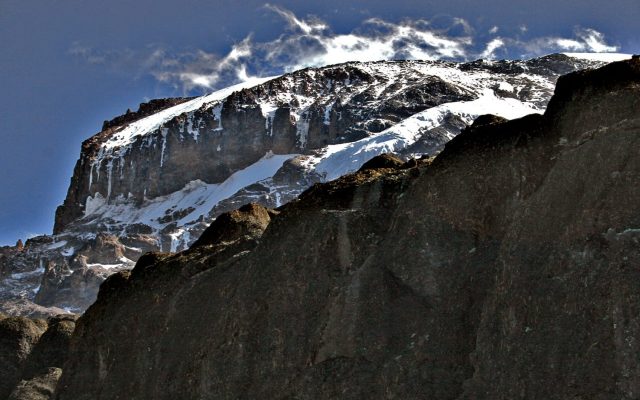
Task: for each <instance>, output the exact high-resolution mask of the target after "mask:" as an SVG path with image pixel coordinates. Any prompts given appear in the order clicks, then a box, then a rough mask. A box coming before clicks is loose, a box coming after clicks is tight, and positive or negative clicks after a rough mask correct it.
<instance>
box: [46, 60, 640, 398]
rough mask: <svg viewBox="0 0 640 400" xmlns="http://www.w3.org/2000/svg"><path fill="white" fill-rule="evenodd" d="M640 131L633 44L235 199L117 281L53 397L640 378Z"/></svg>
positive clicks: (104, 289)
mask: <svg viewBox="0 0 640 400" xmlns="http://www.w3.org/2000/svg"><path fill="white" fill-rule="evenodd" d="M639 145H640V60H638V59H634V60H630V61H627V62H621V63H616V64H611V65H609V66H606V67H603V68H601V69H599V70H596V71H588V72H581V73H576V74H570V75H568V76H566V77H562V78H560V80H559V81H558V85H557V88H556V91H555V95H554V98H553V99H552V100H551V102H550V104H549V108H548V109H547V111H546V112H545V114H544V115H531V116H527V117H524V118H521V119H517V120H513V121H509V122H504V121H502V120H500V119H499V118H483V119H482V120H479V121H478V123H477V124H475V125H474V126H471V127H470V128H467V129H466V130H464V131H463V132H462V133H461V134H460V135H459V136H457V137H456V138H454V139H453V140H452V141H451V142H449V143H448V144H447V145H446V147H445V149H444V151H443V152H442V153H441V154H439V155H438V156H437V157H436V158H435V159H423V160H420V161H413V162H409V163H406V164H403V165H401V166H398V165H397V164H398V163H397V162H394V161H392V160H391V161H390V160H381V161H379V162H372V163H370V164H368V165H367V166H365V168H364V169H363V170H362V171H361V172H358V173H356V174H353V175H348V176H346V177H343V178H340V179H339V180H337V181H333V182H329V183H325V184H318V185H315V186H313V187H312V188H311V189H309V190H308V191H306V192H305V193H303V195H302V196H301V197H300V199H299V200H297V201H294V202H292V203H289V204H287V205H285V206H283V207H281V208H280V209H279V210H278V211H273V212H268V211H267V210H265V209H261V208H260V207H258V206H252V207H246V208H244V209H242V210H239V211H237V212H236V213H235V214H229V215H228V216H227V217H225V218H221V219H220V222H218V224H217V225H214V226H212V227H211V228H210V230H208V231H206V232H205V233H204V236H203V238H202V239H201V240H200V241H199V243H197V245H195V246H194V247H192V248H191V249H190V250H187V251H185V252H182V253H178V254H175V255H167V254H155V255H153V254H151V255H147V256H145V257H143V258H142V259H140V261H139V262H138V264H137V266H136V267H135V268H134V269H133V271H131V272H129V271H124V272H120V273H117V274H115V275H112V276H111V277H109V278H108V279H107V281H106V282H105V283H104V284H103V285H102V286H101V289H100V293H99V295H98V300H97V301H96V303H95V304H93V305H92V306H91V307H90V308H89V309H88V310H87V312H86V313H85V314H84V315H83V316H82V317H81V318H80V320H79V321H78V323H77V329H76V331H75V333H74V337H73V340H72V344H71V353H70V355H69V361H68V362H67V364H66V365H65V367H64V372H63V374H62V377H61V379H60V381H59V384H58V386H57V389H56V390H57V391H56V395H55V398H57V399H60V400H63V399H74V400H77V399H118V398H121V399H124V398H127V399H174V398H205V399H214V398H216V399H217V398H229V399H231V398H233V399H236V398H279V399H330V398H345V399H361V398H433V399H495V398H527V399H541V398H544V399H568V398H589V399H611V398H616V399H633V398H637V397H638V396H639V395H640V379H639V378H638V377H639V376H640V375H639V374H638V372H639V369H640V363H639V362H638V359H637V354H638V351H640V348H639V347H638V346H639V343H640V341H639V340H640V319H639V317H638V315H640V313H639V311H640V310H639V309H640V284H639V283H640V273H639V271H638V268H637V266H638V265H640V250H639V249H640V247H638V243H639V241H640V229H639V227H640V204H639V203H638V199H639V198H640V186H638V185H637V182H639V181H640V157H638V156H639V155H640V154H639V151H638V149H640V146H639ZM387 167H388V168H387ZM267 223H268V225H267ZM265 225H266V229H265V228H264V226H265ZM263 229H264V233H262V230H263ZM221 232H227V233H226V234H221ZM141 310H144V312H143V313H141Z"/></svg>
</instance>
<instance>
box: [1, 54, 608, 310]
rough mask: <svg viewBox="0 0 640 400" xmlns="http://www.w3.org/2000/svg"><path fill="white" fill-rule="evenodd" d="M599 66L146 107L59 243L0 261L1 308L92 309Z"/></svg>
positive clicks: (377, 72)
mask: <svg viewBox="0 0 640 400" xmlns="http://www.w3.org/2000/svg"><path fill="white" fill-rule="evenodd" d="M601 64H602V63H598V62H593V61H588V60H581V59H578V58H575V57H568V56H566V55H559V54H556V55H550V56H546V57H541V58H538V59H532V60H526V61H476V62H471V63H451V62H440V61H394V62H375V63H358V62H354V63H347V64H341V65H334V66H328V67H323V68H317V69H316V68H314V69H305V70H301V71H297V72H294V73H291V74H287V75H284V76H281V77H277V78H273V79H270V78H267V79H263V80H260V81H255V82H252V83H247V84H243V85H239V86H235V87H231V88H226V89H223V90H221V91H218V92H214V93H212V94H209V95H206V96H202V97H197V98H191V99H164V100H155V101H151V102H149V103H145V104H141V106H140V109H139V110H138V111H135V112H127V113H126V114H124V115H122V116H119V117H116V118H114V119H113V120H111V121H106V122H105V123H104V124H103V131H101V132H99V133H97V134H96V135H94V136H93V137H91V138H89V139H88V140H86V141H85V142H84V143H83V144H82V151H81V154H80V158H79V160H78V162H77V164H76V166H75V169H74V174H73V177H72V179H71V185H70V186H69V191H68V195H67V198H66V199H65V201H64V204H63V205H62V206H60V208H59V209H58V212H57V214H56V224H55V235H52V236H42V237H37V238H33V239H31V240H29V241H28V242H27V243H26V244H25V246H24V248H20V249H18V248H12V249H7V250H6V251H3V253H2V254H0V310H4V311H5V312H8V313H10V314H21V315H27V314H30V315H47V314H53V315H55V314H56V313H59V312H60V308H62V309H65V310H67V311H72V312H82V311H84V310H85V309H86V307H88V306H89V305H90V304H91V303H92V302H93V301H94V300H95V296H96V294H97V290H98V285H99V284H100V283H101V282H102V281H103V280H104V279H105V277H106V276H108V275H110V274H112V273H114V272H117V271H119V270H123V269H130V268H132V267H133V265H134V264H135V261H136V260H138V258H139V257H140V256H141V255H142V254H144V253H145V252H147V251H166V252H176V251H180V250H184V249H186V248H188V247H189V246H190V245H191V244H192V243H193V242H194V241H195V240H196V239H197V238H198V237H199V236H200V235H201V234H202V232H203V231H204V230H205V228H206V227H207V226H208V225H209V224H210V223H211V222H212V221H213V220H214V219H215V218H216V217H217V216H218V215H220V214H222V213H224V212H227V211H230V210H234V209H236V208H238V207H240V206H241V205H243V204H246V203H249V202H255V203H259V204H262V205H264V206H267V207H271V208H275V207H279V206H281V205H283V204H285V203H286V202H288V201H290V200H293V199H295V198H296V197H297V196H298V195H299V194H300V193H302V192H303V191H304V190H305V189H307V188H308V187H310V186H311V185H312V184H313V183H315V182H323V181H329V180H332V179H335V178H337V177H339V176H342V175H344V174H346V173H350V172H354V171H355V170H357V169H358V168H359V167H360V166H362V165H363V164H364V163H365V162H367V161H368V160H369V159H371V158H372V157H374V156H376V155H378V154H381V153H394V154H396V155H398V156H399V157H401V158H402V159H403V160H407V159H409V158H411V157H415V158H419V157H422V156H429V155H430V156H432V155H434V154H437V153H438V152H439V151H440V150H441V149H442V148H443V146H444V144H445V143H446V142H448V141H449V140H450V139H451V138H453V137H454V136H456V135H457V134H458V133H459V132H460V130H461V129H463V128H465V127H466V126H467V125H468V124H470V123H471V122H472V121H473V120H474V119H475V118H476V117H477V116H479V115H481V114H485V113H493V114H497V115H500V116H502V117H505V118H509V119H513V118H518V117H521V116H523V115H527V114H530V113H541V112H543V110H544V108H545V107H546V104H547V101H548V99H549V98H550V96H551V93H552V92H553V87H554V83H555V80H556V79H557V77H558V76H559V75H560V74H562V73H566V72H568V71H573V70H576V69H580V68H586V67H593V66H597V65H601ZM43 307H44V308H43ZM52 307H58V308H57V309H54V308H52Z"/></svg>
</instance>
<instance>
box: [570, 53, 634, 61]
mask: <svg viewBox="0 0 640 400" xmlns="http://www.w3.org/2000/svg"><path fill="white" fill-rule="evenodd" d="M562 54H564V55H565V56H569V57H572V58H579V59H582V60H589V61H602V62H608V63H610V62H614V61H622V60H628V59H630V58H631V57H632V55H631V54H624V53H562Z"/></svg>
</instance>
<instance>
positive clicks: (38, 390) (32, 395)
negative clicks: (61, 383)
mask: <svg viewBox="0 0 640 400" xmlns="http://www.w3.org/2000/svg"><path fill="white" fill-rule="evenodd" d="M75 319H76V318H75V317H74V316H71V315H59V316H57V317H54V318H50V319H49V321H48V322H47V321H45V320H42V319H33V320H32V319H29V318H25V317H9V318H0V365H2V368H1V369H0V398H3V399H6V398H8V399H14V400H18V399H21V400H35V399H50V398H51V395H52V394H53V391H54V389H55V387H56V383H57V381H58V379H59V378H60V375H61V373H62V370H61V367H62V366H63V365H64V362H65V361H66V359H67V356H68V354H69V343H70V340H71V334H72V333H73V330H74V329H75Z"/></svg>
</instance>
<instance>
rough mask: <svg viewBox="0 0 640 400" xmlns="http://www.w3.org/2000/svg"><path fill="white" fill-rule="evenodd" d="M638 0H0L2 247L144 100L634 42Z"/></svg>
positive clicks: (627, 46)
mask: <svg viewBox="0 0 640 400" xmlns="http://www.w3.org/2000/svg"><path fill="white" fill-rule="evenodd" d="M637 21H640V0H608V1H606V2H603V1H600V0H537V1H517V0H508V1H507V0H488V1H482V2H480V1H475V0H448V1H446V2H445V1H439V0H437V1H436V0H425V1H411V0H392V1H376V0H370V1H363V0H360V1H356V0H338V1H336V0H324V1H309V0H307V1H294V0H290V1H278V0H274V1H271V2H269V3H267V2H264V1H255V0H245V1H231V0H210V1H204V0H181V1H169V0H136V1H128V0H127V1H123V0H110V1H108V2H104V1H98V0H94V1H88V0H18V1H14V0H0V141H1V142H0V245H13V244H15V242H16V240H17V239H23V240H24V239H26V238H28V237H31V236H34V235H38V234H48V233H51V230H52V227H53V220H54V213H55V208H56V207H57V206H58V205H59V204H61V203H62V202H63V200H64V198H65V196H66V192H67V189H68V186H69V183H70V178H71V175H72V173H73V167H74V165H75V162H76V160H77V159H78V156H79V152H80V145H81V143H82V141H83V140H85V139H87V138H89V137H90V136H92V135H93V134H95V133H97V132H98V131H99V130H100V127H101V125H102V121H104V120H107V119H111V118H113V117H115V116H117V115H120V114H122V113H123V112H124V111H126V110H127V109H128V108H130V109H132V110H135V109H137V107H138V104H139V103H141V102H144V101H147V100H149V99H153V98H161V97H173V96H187V95H188V96H193V95H200V94H204V93H207V92H210V91H212V90H214V89H217V88H221V87H224V86H228V85H230V84H233V83H238V82H240V81H246V80H250V79H251V78H253V77H258V76H270V75H277V74H282V73H286V72H289V71H293V70H295V69H297V68H302V67H307V66H319V65H326V64H335V63H340V62H346V61H350V60H361V61H362V60H379V59H446V60H474V59H477V58H529V57H534V56H539V55H544V54H548V53H553V52H621V53H634V54H637V53H640V31H639V30H638V29H637Z"/></svg>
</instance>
